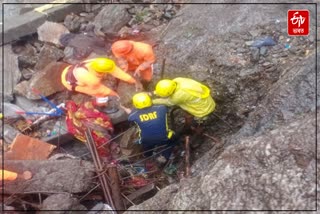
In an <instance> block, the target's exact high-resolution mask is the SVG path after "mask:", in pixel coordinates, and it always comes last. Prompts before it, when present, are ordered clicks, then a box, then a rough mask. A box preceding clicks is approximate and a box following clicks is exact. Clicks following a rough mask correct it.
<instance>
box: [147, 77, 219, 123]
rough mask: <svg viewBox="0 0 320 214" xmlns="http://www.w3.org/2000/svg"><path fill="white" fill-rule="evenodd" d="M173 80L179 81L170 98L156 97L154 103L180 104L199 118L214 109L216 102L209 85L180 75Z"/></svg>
mask: <svg viewBox="0 0 320 214" xmlns="http://www.w3.org/2000/svg"><path fill="white" fill-rule="evenodd" d="M173 81H175V82H176V83H177V88H176V89H175V91H174V92H173V94H172V95H171V96H169V97H168V98H159V99H154V100H153V104H163V105H167V106H174V105H178V106H180V108H182V109H183V110H185V111H187V112H188V113H190V114H192V115H193V116H195V117H199V118H201V117H204V116H207V115H208V114H210V113H212V112H213V111H214V109H215V106H216V104H215V102H214V100H213V98H212V97H211V95H210V89H209V88H208V87H207V86H205V85H203V84H201V83H199V82H197V81H195V80H193V79H189V78H182V77H178V78H175V79H173Z"/></svg>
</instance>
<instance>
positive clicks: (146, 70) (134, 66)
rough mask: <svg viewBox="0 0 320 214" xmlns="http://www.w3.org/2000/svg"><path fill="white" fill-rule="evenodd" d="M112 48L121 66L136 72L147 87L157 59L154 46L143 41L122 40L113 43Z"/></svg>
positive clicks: (134, 74)
mask: <svg viewBox="0 0 320 214" xmlns="http://www.w3.org/2000/svg"><path fill="white" fill-rule="evenodd" d="M111 50H112V53H113V55H114V56H115V57H116V58H117V61H118V65H119V67H120V68H121V69H122V70H124V71H126V72H134V73H133V76H134V77H135V76H138V77H140V79H141V83H142V84H143V86H144V88H145V89H146V88H147V86H148V85H149V83H150V82H151V80H152V76H153V66H152V65H153V63H154V62H155V61H156V58H155V54H154V52H153V49H152V46H151V45H149V44H146V43H143V42H134V41H131V40H120V41H117V42H115V43H113V44H112V46H111Z"/></svg>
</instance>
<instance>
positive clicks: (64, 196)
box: [39, 192, 87, 214]
mask: <svg viewBox="0 0 320 214" xmlns="http://www.w3.org/2000/svg"><path fill="white" fill-rule="evenodd" d="M41 210H44V211H40V212H39V213H40V214H45V213H47V211H51V212H52V211H53V213H54V214H65V213H72V210H76V211H77V213H78V212H79V213H83V214H85V213H87V212H86V210H87V208H86V207H85V206H83V205H81V204H80V202H79V200H78V199H77V198H75V197H73V196H72V194H70V193H67V192H65V193H60V194H53V195H50V196H49V197H47V198H46V199H45V200H44V201H43V203H42V206H41ZM58 210H61V211H58ZM67 210H68V211H70V212H68V211H67ZM81 210H83V211H81ZM66 211H67V212H66Z"/></svg>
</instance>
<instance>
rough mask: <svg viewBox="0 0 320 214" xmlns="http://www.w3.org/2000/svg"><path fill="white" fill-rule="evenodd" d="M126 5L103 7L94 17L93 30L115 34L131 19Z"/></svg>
mask: <svg viewBox="0 0 320 214" xmlns="http://www.w3.org/2000/svg"><path fill="white" fill-rule="evenodd" d="M126 8H127V6H126V5H112V4H109V5H105V6H104V7H103V9H102V10H101V11H100V12H99V13H98V15H97V16H96V17H95V20H94V22H93V24H94V25H95V28H97V29H99V30H100V29H101V31H102V32H104V33H116V32H118V31H119V30H120V29H121V28H122V27H123V26H125V25H126V24H127V23H128V22H129V21H130V19H131V17H130V15H129V14H128V12H127V11H126Z"/></svg>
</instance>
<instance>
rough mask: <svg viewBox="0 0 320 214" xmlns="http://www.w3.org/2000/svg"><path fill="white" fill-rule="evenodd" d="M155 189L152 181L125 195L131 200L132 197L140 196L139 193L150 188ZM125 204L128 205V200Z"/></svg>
mask: <svg viewBox="0 0 320 214" xmlns="http://www.w3.org/2000/svg"><path fill="white" fill-rule="evenodd" d="M154 189H155V185H154V183H150V184H148V185H146V186H144V187H141V188H140V189H138V190H137V191H135V192H133V193H131V194H130V195H127V196H126V197H127V198H128V199H129V200H130V201H133V200H134V199H136V198H138V197H140V196H141V195H143V194H145V193H147V192H150V191H152V190H154ZM127 205H129V201H127Z"/></svg>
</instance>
